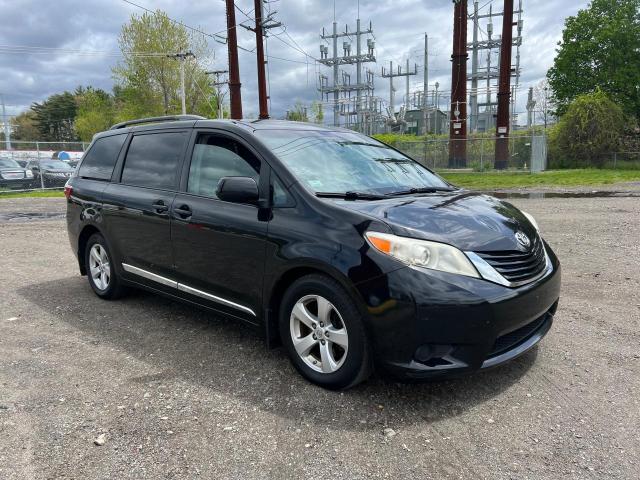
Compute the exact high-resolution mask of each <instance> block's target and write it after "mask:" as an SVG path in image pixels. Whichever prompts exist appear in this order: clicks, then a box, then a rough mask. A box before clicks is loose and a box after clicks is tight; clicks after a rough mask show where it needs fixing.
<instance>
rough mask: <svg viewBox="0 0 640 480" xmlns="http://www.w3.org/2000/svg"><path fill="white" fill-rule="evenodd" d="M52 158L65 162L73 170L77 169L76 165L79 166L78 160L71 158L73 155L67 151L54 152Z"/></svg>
mask: <svg viewBox="0 0 640 480" xmlns="http://www.w3.org/2000/svg"><path fill="white" fill-rule="evenodd" d="M51 158H52V159H54V160H60V161H63V162H65V163H66V164H68V165H69V166H71V167H72V168H75V167H76V165H78V160H77V159H75V158H71V155H69V153H68V152H65V151H62V150H60V151H57V152H53V155H51Z"/></svg>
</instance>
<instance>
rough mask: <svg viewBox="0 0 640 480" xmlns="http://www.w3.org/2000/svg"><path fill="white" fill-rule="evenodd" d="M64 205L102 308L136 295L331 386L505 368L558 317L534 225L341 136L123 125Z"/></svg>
mask: <svg viewBox="0 0 640 480" xmlns="http://www.w3.org/2000/svg"><path fill="white" fill-rule="evenodd" d="M145 122H147V123H149V122H155V123H151V124H145ZM65 195H66V197H67V226H68V232H69V238H70V242H71V246H72V248H73V251H74V253H75V254H76V255H77V257H78V264H79V269H80V272H81V273H82V274H83V275H87V276H88V279H89V284H90V285H91V288H92V289H93V291H94V292H95V293H96V294H97V295H98V296H99V297H101V298H104V299H115V298H117V297H119V296H120V295H121V294H122V293H123V292H124V291H125V288H126V287H140V288H144V289H147V290H150V291H152V292H156V293H160V294H163V295H166V296H168V297H170V298H173V299H177V300H181V301H184V302H187V303H190V304H195V305H199V306H202V307H205V308H208V309H211V310H213V311H216V312H222V313H224V314H227V315H231V316H233V317H236V318H239V319H241V320H243V321H246V322H247V323H249V324H251V325H254V326H256V327H257V328H258V329H260V330H261V331H262V332H263V333H264V335H265V337H266V338H267V340H268V343H269V344H270V345H273V344H275V343H277V342H278V340H279V341H280V342H281V343H282V345H283V346H284V349H285V350H286V352H287V353H288V355H289V356H290V358H291V361H292V363H293V365H294V366H295V368H296V369H297V370H298V371H299V372H300V373H301V374H302V375H303V376H304V377H306V378H307V379H308V380H310V381H312V382H315V383H317V384H318V385H321V386H323V387H326V388H332V389H340V388H347V387H349V386H352V385H354V384H356V383H358V382H360V381H362V380H364V379H366V378H367V377H368V375H369V374H370V373H371V372H372V371H373V369H374V368H378V369H380V370H382V371H385V372H386V373H388V374H391V375H394V376H396V377H399V378H405V379H412V380H413V379H422V378H432V377H443V376H447V375H453V374H459V373H465V372H471V371H475V370H479V369H485V368H489V367H493V366H496V365H500V364H502V363H504V362H507V361H509V360H511V359H513V358H515V357H517V356H519V355H521V354H523V353H524V352H526V351H527V350H529V349H531V348H532V347H533V346H534V345H536V344H537V343H538V342H539V341H540V340H541V339H542V338H543V337H544V335H545V334H546V333H547V332H548V331H549V329H550V327H551V324H552V321H553V316H554V313H555V311H556V307H557V304H558V298H559V294H560V263H559V261H558V259H557V257H556V255H555V254H554V252H553V251H552V249H551V248H550V247H549V245H548V244H547V243H546V242H545V241H544V240H543V238H542V236H541V234H540V231H539V229H538V226H537V224H536V222H535V220H534V219H533V217H532V216H531V215H529V214H527V213H525V212H522V211H520V210H518V209H517V208H515V207H514V206H513V205H511V204H509V203H507V202H505V201H501V200H498V199H496V198H493V197H491V196H488V195H484V194H481V193H474V192H470V191H466V190H462V189H459V188H456V187H455V186H453V185H451V184H450V183H448V182H446V181H445V180H443V179H442V178H441V177H439V176H438V175H437V174H435V173H433V172H432V171H430V170H429V169H427V168H425V167H423V166H422V165H420V164H419V163H417V162H415V161H414V160H412V159H410V158H408V157H407V156H405V155H403V154H402V153H401V152H399V151H397V150H395V149H393V148H391V147H389V146H387V145H385V144H383V143H380V142H378V141H377V140H374V139H372V138H369V137H366V136H364V135H361V134H358V133H355V132H352V131H349V130H343V129H337V128H324V127H321V126H317V125H310V124H306V123H296V122H282V121H272V120H262V121H218V120H204V119H200V117H192V116H186V117H185V116H179V117H167V118H155V119H146V120H145V119H143V120H138V121H132V122H125V123H122V124H118V125H115V126H114V127H112V129H111V130H109V131H107V132H103V133H101V134H98V135H97V136H96V137H95V138H94V141H93V143H92V145H91V146H90V148H89V150H88V151H87V153H86V155H85V156H84V158H83V160H82V162H81V163H80V166H79V168H78V170H77V171H76V173H75V174H74V175H73V177H72V178H71V179H70V180H69V181H68V182H67V186H66V188H65Z"/></svg>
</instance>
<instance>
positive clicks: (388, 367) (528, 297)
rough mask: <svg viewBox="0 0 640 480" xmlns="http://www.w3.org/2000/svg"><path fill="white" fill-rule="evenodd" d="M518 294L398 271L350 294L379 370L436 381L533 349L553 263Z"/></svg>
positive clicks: (546, 315) (547, 317)
mask: <svg viewBox="0 0 640 480" xmlns="http://www.w3.org/2000/svg"><path fill="white" fill-rule="evenodd" d="M547 252H548V254H549V259H550V261H551V264H552V269H551V270H550V271H549V273H548V274H547V275H545V276H544V277H542V278H540V279H538V280H537V281H535V282H532V283H530V284H528V285H524V286H522V287H519V288H509V287H505V286H502V285H497V284H495V283H491V282H488V281H486V280H481V279H477V278H470V277H463V276H460V275H453V274H448V273H443V272H436V271H433V270H420V269H414V268H409V267H406V268H401V269H399V270H396V271H393V272H390V273H388V274H386V275H383V276H381V277H378V278H376V279H374V280H370V281H367V282H363V283H359V284H358V285H356V288H357V289H358V290H359V292H360V295H361V297H362V298H363V299H364V301H365V304H366V309H367V313H368V315H367V317H368V320H369V322H368V327H369V332H368V333H369V335H370V338H371V339H372V343H373V350H374V356H375V358H376V361H377V363H378V366H379V367H380V368H381V369H383V370H385V371H387V372H388V373H389V374H391V375H393V376H395V377H401V378H408V379H412V378H413V379H418V378H430V377H441V376H448V375H453V374H461V373H465V372H471V371H474V370H479V369H482V368H490V367H494V366H497V365H500V364H502V363H505V362H507V361H509V360H512V359H514V358H516V357H518V356H519V355H522V354H523V353H525V352H526V351H528V350H529V349H531V348H532V347H533V346H535V345H536V344H537V343H538V342H539V341H540V340H541V339H542V338H543V337H544V335H546V333H547V332H548V331H549V329H550V328H551V325H552V323H553V315H554V313H555V311H556V308H557V304H558V298H559V295H560V277H561V274H560V264H559V262H558V259H557V258H556V257H555V255H554V254H553V252H552V251H551V249H549V248H548V246H547Z"/></svg>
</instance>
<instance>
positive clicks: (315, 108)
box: [311, 102, 324, 124]
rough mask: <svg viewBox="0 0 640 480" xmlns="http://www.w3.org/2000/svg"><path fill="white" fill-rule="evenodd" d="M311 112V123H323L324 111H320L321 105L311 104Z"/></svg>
mask: <svg viewBox="0 0 640 480" xmlns="http://www.w3.org/2000/svg"><path fill="white" fill-rule="evenodd" d="M311 111H312V112H313V121H314V122H315V123H320V124H322V122H323V121H324V110H323V109H322V103H320V102H313V103H312V104H311Z"/></svg>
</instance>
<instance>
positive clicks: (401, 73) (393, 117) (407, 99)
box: [381, 59, 418, 129]
mask: <svg viewBox="0 0 640 480" xmlns="http://www.w3.org/2000/svg"><path fill="white" fill-rule="evenodd" d="M417 74H418V65H415V64H414V66H413V71H412V70H410V69H409V60H408V59H407V66H406V69H405V70H404V71H403V70H402V67H401V66H400V65H398V66H397V71H396V72H394V71H393V62H392V61H389V70H388V71H387V70H385V68H384V67H382V75H381V76H382V78H388V79H389V121H390V125H391V126H395V125H396V124H400V127H401V129H402V125H403V123H402V120H403V117H404V112H405V111H406V110H407V109H408V107H409V102H410V96H409V77H411V76H412V75H417ZM396 77H405V78H406V93H405V104H404V106H403V107H402V108H401V109H400V119H397V118H396V115H395V107H394V94H395V91H396V89H395V87H394V86H393V79H394V78H396Z"/></svg>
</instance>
